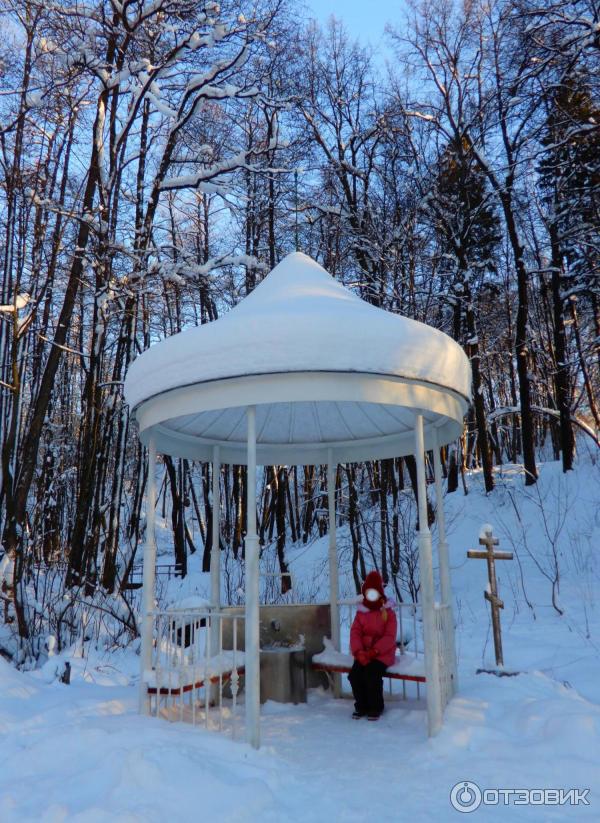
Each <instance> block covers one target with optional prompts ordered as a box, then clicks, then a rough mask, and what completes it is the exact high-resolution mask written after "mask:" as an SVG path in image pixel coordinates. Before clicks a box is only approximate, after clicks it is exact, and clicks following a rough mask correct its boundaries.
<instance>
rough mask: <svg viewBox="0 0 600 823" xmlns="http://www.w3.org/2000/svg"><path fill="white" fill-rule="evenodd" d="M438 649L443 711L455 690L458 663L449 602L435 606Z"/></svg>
mask: <svg viewBox="0 0 600 823" xmlns="http://www.w3.org/2000/svg"><path fill="white" fill-rule="evenodd" d="M433 614H434V626H435V634H436V643H435V645H436V649H437V653H438V661H439V673H438V678H439V684H440V700H441V704H442V711H443V710H444V708H445V707H446V705H447V704H448V701H449V700H450V698H451V697H452V696H453V694H454V691H455V678H456V671H455V669H456V665H455V662H454V661H455V649H454V625H453V623H452V610H451V608H450V606H449V604H448V603H435V604H434V607H433Z"/></svg>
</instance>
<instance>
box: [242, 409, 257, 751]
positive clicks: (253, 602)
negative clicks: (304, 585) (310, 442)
mask: <svg viewBox="0 0 600 823" xmlns="http://www.w3.org/2000/svg"><path fill="white" fill-rule="evenodd" d="M246 414H247V420H248V459H247V463H248V482H247V498H246V511H247V518H248V524H247V530H246V540H245V544H244V546H245V555H246V627H245V637H246V643H245V661H246V662H245V666H246V674H245V682H246V741H247V742H248V743H250V745H251V746H252V747H253V748H255V749H258V748H259V746H260V617H259V608H258V600H259V583H258V535H257V534H256V408H255V407H254V406H248V409H247V413H246Z"/></svg>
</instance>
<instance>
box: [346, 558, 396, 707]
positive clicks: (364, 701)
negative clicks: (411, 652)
mask: <svg viewBox="0 0 600 823" xmlns="http://www.w3.org/2000/svg"><path fill="white" fill-rule="evenodd" d="M361 592H362V596H363V601H362V603H361V604H359V606H358V609H357V612H356V616H355V618H354V621H353V623H352V628H351V630H350V651H351V652H352V656H353V657H354V665H353V666H352V669H351V671H350V674H349V675H348V679H349V680H350V685H351V686H352V694H353V695H354V701H355V702H354V713H353V715H352V717H354V718H355V719H358V718H359V717H364V716H365V715H367V717H368V718H369V720H378V719H379V716H380V715H381V713H382V711H383V673H384V672H385V670H386V669H387V667H388V666H391V665H392V664H393V662H394V660H395V657H396V629H397V623H396V613H395V611H394V609H393V603H392V602H391V601H390V600H387V598H386V596H385V593H384V591H383V580H382V579H381V575H380V574H379V572H376V571H373V572H369V574H368V575H367V577H366V578H365V582H364V583H363V584H362V589H361Z"/></svg>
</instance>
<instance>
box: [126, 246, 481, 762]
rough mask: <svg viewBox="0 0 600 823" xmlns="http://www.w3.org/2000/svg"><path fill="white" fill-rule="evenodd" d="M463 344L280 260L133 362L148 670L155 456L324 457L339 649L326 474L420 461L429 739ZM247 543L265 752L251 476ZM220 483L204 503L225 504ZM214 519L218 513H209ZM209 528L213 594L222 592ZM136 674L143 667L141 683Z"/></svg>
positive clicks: (249, 634)
mask: <svg viewBox="0 0 600 823" xmlns="http://www.w3.org/2000/svg"><path fill="white" fill-rule="evenodd" d="M470 379H471V372H470V365H469V362H468V359H467V357H466V356H465V354H464V352H463V350H462V348H461V347H460V346H459V345H458V344H457V343H456V342H455V341H453V340H452V339H451V338H449V337H448V336H447V335H445V334H443V333H442V332H440V331H438V330H436V329H433V328H431V327H429V326H427V325H424V324H423V323H418V322H416V321H414V320H410V319H408V318H405V317H401V316H399V315H395V314H391V313H389V312H386V311H383V310H381V309H378V308H376V307H374V306H372V305H370V304H368V303H366V302H364V301H363V300H361V299H360V298H359V297H357V296H356V295H354V294H353V293H351V292H350V291H348V290H347V289H345V288H344V287H343V286H342V285H341V284H340V283H338V282H337V281H336V280H334V279H333V278H332V277H331V276H330V275H329V274H328V273H327V272H326V271H325V270H324V269H323V268H322V267H321V266H320V265H319V264H318V263H316V262H315V261H314V260H312V259H311V258H310V257H307V256H306V255H304V254H301V253H298V252H296V253H294V254H290V255H288V256H287V257H286V258H285V259H284V260H283V261H282V262H281V263H279V265H278V266H276V267H275V269H273V271H272V272H271V273H270V274H269V275H268V276H267V277H266V278H265V279H264V280H263V281H262V282H261V283H260V285H259V286H257V288H256V289H255V290H254V291H253V292H252V293H251V294H250V295H249V296H248V297H246V298H245V299H244V300H242V301H241V302H240V303H239V304H238V305H237V306H236V307H235V308H234V309H232V310H231V311H230V312H229V313H228V314H226V315H224V316H223V317H221V318H219V319H218V320H216V321H214V322H212V323H207V324H205V325H202V326H198V327H195V328H190V329H186V330H185V331H183V332H181V333H180V334H177V335H174V336H173V337H170V338H168V339H166V340H164V341H162V342H160V343H157V344H156V345H154V346H152V347H151V348H150V349H148V350H147V351H146V352H144V353H143V354H142V355H140V356H139V357H138V358H137V359H136V360H135V361H134V363H133V364H132V366H131V368H130V369H129V372H128V374H127V379H126V382H125V397H126V400H127V402H128V403H129V405H130V407H131V409H132V412H133V414H134V415H135V418H136V420H137V422H138V425H139V431H140V438H141V440H142V442H143V443H144V444H145V445H147V447H148V460H149V473H148V490H147V495H148V502H147V521H148V526H147V540H146V545H145V549H144V574H143V613H144V622H143V627H142V655H141V658H142V660H141V666H142V675H144V672H145V671H146V669H147V668H148V667H149V665H150V659H151V657H150V656H151V646H152V624H151V619H150V613H151V612H152V608H153V602H154V569H155V556H156V547H155V542H154V506H155V499H156V485H155V462H156V454H157V452H159V453H162V454H169V455H173V456H177V457H185V458H188V459H195V460H202V461H212V462H213V463H214V467H215V470H214V472H213V478H218V476H219V467H220V465H221V464H222V463H234V464H243V465H247V466H248V476H249V478H253V477H255V476H256V465H257V464H259V465H280V464H285V463H287V464H301V465H307V464H308V465H310V464H322V465H324V464H327V466H328V492H329V526H330V528H329V562H330V603H331V621H332V642H333V645H334V646H335V647H336V648H337V649H338V650H339V642H340V634H339V611H338V600H339V591H338V562H337V550H336V536H335V515H334V506H335V495H334V491H335V487H334V483H335V480H334V478H335V469H336V466H337V465H338V464H339V463H347V462H353V461H363V460H373V459H381V458H387V457H400V456H404V455H409V454H413V455H414V456H415V459H416V465H417V478H418V500H419V526H420V530H419V541H418V545H419V566H420V580H421V605H422V613H423V636H424V654H425V673H426V682H427V710H428V728H429V733H430V734H435V732H436V731H437V730H438V729H439V727H440V725H441V721H442V714H443V710H444V706H445V704H446V702H447V700H448V699H449V697H450V696H451V695H452V693H453V691H454V690H455V689H456V657H455V649H454V623H453V617H452V607H451V588H450V574H449V566H448V551H447V545H446V541H445V533H444V518H443V508H442V493H441V470H440V460H439V448H440V447H441V446H443V445H446V444H448V443H450V442H451V441H453V440H454V439H455V438H456V437H457V436H458V435H459V434H460V433H461V431H462V421H463V416H464V414H465V411H466V409H467V406H468V403H469V399H470V385H471V383H470ZM430 449H431V450H433V455H434V469H435V482H436V494H437V512H438V514H437V518H438V545H437V549H438V559H439V599H436V581H435V580H434V574H433V561H432V538H431V533H430V531H429V527H428V522H427V503H426V501H427V492H426V475H425V452H426V450H430ZM247 494H248V500H247V512H248V515H247V518H248V520H247V534H246V538H245V563H246V570H245V579H246V592H245V599H246V604H245V676H246V686H245V692H246V695H245V701H246V736H247V739H248V741H249V742H250V743H251V744H252V745H253V746H255V747H257V746H258V745H259V741H260V733H259V720H260V695H259V567H258V537H257V533H256V484H255V483H252V482H248V484H247ZM218 495H219V484H218V482H214V483H213V507H214V511H215V512H218V511H219V500H218ZM217 520H218V518H216V517H215V518H213V521H217ZM218 528H219V526H218V522H213V530H214V531H213V535H214V536H213V543H212V545H213V553H214V554H213V556H212V560H211V575H212V577H211V595H212V596H211V600H212V605H213V606H214V607H218V606H219V605H220V604H219V599H220V579H219V574H220V572H219V568H220V563H219V539H218V535H219V532H218ZM143 683H144V677H143V676H142V688H143Z"/></svg>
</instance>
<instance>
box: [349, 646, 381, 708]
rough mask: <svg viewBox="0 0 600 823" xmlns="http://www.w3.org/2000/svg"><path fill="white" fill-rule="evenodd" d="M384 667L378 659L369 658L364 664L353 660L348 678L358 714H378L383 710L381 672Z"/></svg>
mask: <svg viewBox="0 0 600 823" xmlns="http://www.w3.org/2000/svg"><path fill="white" fill-rule="evenodd" d="M386 668H387V666H386V665H385V663H382V662H381V661H380V660H371V662H370V663H368V664H367V665H366V666H361V665H360V663H359V662H358V660H355V661H354V665H353V666H352V669H351V670H350V674H349V675H348V680H349V681H350V685H351V686H352V694H353V695H354V708H355V710H356V711H357V712H358V713H359V714H370V715H380V714H381V712H382V711H383V673H384V672H385V670H386Z"/></svg>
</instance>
